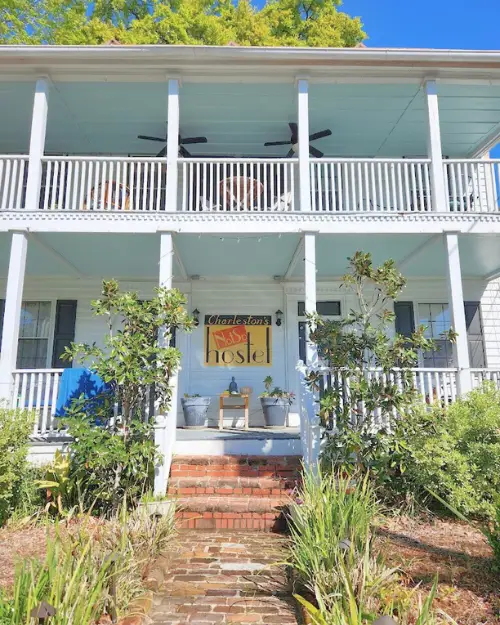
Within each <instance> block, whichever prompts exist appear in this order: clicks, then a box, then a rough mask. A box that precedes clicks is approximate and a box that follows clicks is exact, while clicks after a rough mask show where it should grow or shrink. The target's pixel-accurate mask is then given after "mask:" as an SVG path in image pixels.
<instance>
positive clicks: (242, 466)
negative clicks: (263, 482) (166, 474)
mask: <svg viewBox="0 0 500 625" xmlns="http://www.w3.org/2000/svg"><path fill="white" fill-rule="evenodd" d="M300 466H301V465H300V458H298V457H297V456H174V458H173V461H172V467H171V470H170V475H171V477H172V478H173V479H175V478H181V477H182V478H184V477H200V476H203V475H205V476H211V477H214V478H228V477H242V478H243V477H261V478H284V479H294V478H296V477H297V476H298V475H299V473H300Z"/></svg>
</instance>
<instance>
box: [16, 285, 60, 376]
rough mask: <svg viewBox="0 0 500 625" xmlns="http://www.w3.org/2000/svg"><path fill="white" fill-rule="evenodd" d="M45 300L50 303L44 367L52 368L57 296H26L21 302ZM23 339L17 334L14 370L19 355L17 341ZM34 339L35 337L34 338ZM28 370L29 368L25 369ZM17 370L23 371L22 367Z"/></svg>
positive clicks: (28, 302) (31, 302) (30, 302)
mask: <svg viewBox="0 0 500 625" xmlns="http://www.w3.org/2000/svg"><path fill="white" fill-rule="evenodd" d="M41 302H46V303H48V304H50V315H49V333H48V337H47V339H46V340H47V355H46V358H45V367H43V368H44V369H52V352H53V350H54V332H55V325H56V310H57V298H52V297H43V298H34V297H27V298H23V300H22V304H25V303H26V304H33V303H41ZM21 340H23V339H22V337H21V336H19V338H18V341H17V355H16V370H17V358H18V357H19V341H21ZM35 340H36V339H35ZM27 370H28V371H29V369H27ZM19 371H23V369H19Z"/></svg>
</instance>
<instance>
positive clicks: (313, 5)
mask: <svg viewBox="0 0 500 625" xmlns="http://www.w3.org/2000/svg"><path fill="white" fill-rule="evenodd" d="M340 5H341V0H268V1H267V2H266V3H265V4H264V6H263V7H262V8H260V9H259V8H256V7H255V6H253V5H252V3H251V2H250V0H238V1H237V2H233V1H232V0H95V1H91V0H3V1H2V3H1V5H0V43H4V44H5V43H6V44H57V45H98V44H104V43H107V42H109V41H117V42H119V43H122V44H185V45H227V44H229V43H235V44H238V45H242V46H314V47H353V46H355V45H357V44H358V43H360V42H362V41H363V39H364V38H365V37H366V35H365V33H364V32H363V30H362V23H361V21H360V19H359V18H357V17H356V18H353V17H350V16H349V15H347V14H346V13H344V12H342V11H340V10H339V7H340Z"/></svg>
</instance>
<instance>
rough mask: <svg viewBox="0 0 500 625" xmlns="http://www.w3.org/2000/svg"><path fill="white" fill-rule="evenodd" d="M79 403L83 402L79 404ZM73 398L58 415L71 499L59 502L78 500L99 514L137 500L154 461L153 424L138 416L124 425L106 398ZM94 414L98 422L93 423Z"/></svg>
mask: <svg viewBox="0 0 500 625" xmlns="http://www.w3.org/2000/svg"><path fill="white" fill-rule="evenodd" d="M82 404H83V406H82ZM82 404H80V403H79V402H74V405H73V407H72V409H71V410H70V411H69V416H68V417H66V418H65V419H64V424H65V425H66V427H67V429H68V434H69V435H70V436H71V437H72V438H73V442H72V443H71V459H70V460H71V464H70V480H71V484H70V488H69V489H68V493H69V494H70V496H71V498H70V499H68V500H66V501H63V505H64V507H65V508H66V509H67V508H68V507H70V506H74V505H77V504H78V505H79V507H80V508H81V509H83V510H88V509H89V508H95V509H96V511H99V512H101V513H109V512H116V511H117V510H118V508H119V507H120V504H121V502H122V501H123V499H124V498H125V496H126V497H127V500H128V501H129V502H130V503H132V504H134V503H137V501H138V500H139V498H140V496H141V494H142V493H143V492H145V491H147V490H148V488H150V486H151V483H152V480H153V475H154V466H155V464H156V462H158V461H159V460H160V456H159V453H158V451H157V449H156V446H155V443H154V426H153V424H152V423H145V422H144V420H142V419H141V418H134V419H132V420H131V421H130V422H129V423H128V425H127V426H126V428H125V427H123V426H121V425H119V424H117V423H116V421H115V420H114V418H113V416H112V407H111V406H110V405H109V403H107V402H105V403H104V404H101V405H99V404H94V406H93V407H91V408H90V410H89V406H88V402H86V401H84V400H82ZM96 419H97V422H98V425H97V424H96Z"/></svg>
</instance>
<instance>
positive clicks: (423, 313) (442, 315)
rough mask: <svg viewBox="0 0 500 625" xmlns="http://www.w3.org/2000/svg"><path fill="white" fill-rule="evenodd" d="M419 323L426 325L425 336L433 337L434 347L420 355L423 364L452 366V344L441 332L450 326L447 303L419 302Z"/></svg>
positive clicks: (443, 366)
mask: <svg viewBox="0 0 500 625" xmlns="http://www.w3.org/2000/svg"><path fill="white" fill-rule="evenodd" d="M418 314H419V325H424V326H426V330H425V336H426V338H429V339H433V340H434V341H435V343H436V349H435V350H433V351H431V352H426V353H424V354H423V355H422V360H423V363H422V364H423V366H424V367H431V368H446V367H453V363H454V361H453V346H452V343H451V341H448V340H447V339H443V338H442V334H443V333H444V332H446V331H447V330H449V329H450V327H451V315H450V310H449V307H448V304H419V305H418Z"/></svg>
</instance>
